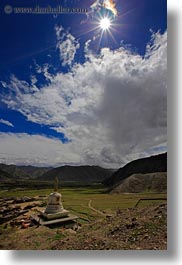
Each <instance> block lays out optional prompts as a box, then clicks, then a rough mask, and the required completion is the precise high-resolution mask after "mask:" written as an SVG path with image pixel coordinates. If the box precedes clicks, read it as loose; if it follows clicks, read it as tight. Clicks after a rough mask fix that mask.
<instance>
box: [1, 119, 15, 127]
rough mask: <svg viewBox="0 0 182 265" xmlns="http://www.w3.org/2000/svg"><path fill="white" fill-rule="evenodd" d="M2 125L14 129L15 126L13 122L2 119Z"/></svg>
mask: <svg viewBox="0 0 182 265" xmlns="http://www.w3.org/2000/svg"><path fill="white" fill-rule="evenodd" d="M0 123H2V124H5V125H7V126H10V127H14V125H13V124H12V123H11V122H9V121H7V120H4V119H0Z"/></svg>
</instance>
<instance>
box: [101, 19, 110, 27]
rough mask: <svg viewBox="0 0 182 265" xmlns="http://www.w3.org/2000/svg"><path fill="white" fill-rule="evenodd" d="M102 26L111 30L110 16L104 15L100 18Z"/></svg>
mask: <svg viewBox="0 0 182 265" xmlns="http://www.w3.org/2000/svg"><path fill="white" fill-rule="evenodd" d="M100 27H101V29H102V30H109V29H110V27H111V20H110V19H109V18H108V17H104V18H102V19H101V20H100Z"/></svg>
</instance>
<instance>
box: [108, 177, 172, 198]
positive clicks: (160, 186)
mask: <svg viewBox="0 0 182 265" xmlns="http://www.w3.org/2000/svg"><path fill="white" fill-rule="evenodd" d="M144 191H150V192H166V191H167V173H166V172H156V173H148V174H133V175H131V176H130V177H128V178H126V179H124V180H122V181H121V183H120V184H119V185H117V186H116V187H114V188H113V189H112V190H111V192H110V193H137V192H144Z"/></svg>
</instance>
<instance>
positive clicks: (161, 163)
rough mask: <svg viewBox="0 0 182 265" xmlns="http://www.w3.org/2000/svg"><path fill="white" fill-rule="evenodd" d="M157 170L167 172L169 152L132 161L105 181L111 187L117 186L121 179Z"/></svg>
mask: <svg viewBox="0 0 182 265" xmlns="http://www.w3.org/2000/svg"><path fill="white" fill-rule="evenodd" d="M155 172H167V153H163V154H159V155H155V156H151V157H146V158H141V159H137V160H134V161H131V162H130V163H128V164H126V165H125V166H124V167H122V168H120V169H119V170H118V171H116V172H115V173H114V174H113V175H112V176H111V177H109V178H108V179H106V180H105V181H104V182H103V183H104V184H105V185H108V186H109V187H115V186H116V185H119V184H121V181H123V180H124V179H127V178H128V177H130V176H131V175H133V174H147V173H155Z"/></svg>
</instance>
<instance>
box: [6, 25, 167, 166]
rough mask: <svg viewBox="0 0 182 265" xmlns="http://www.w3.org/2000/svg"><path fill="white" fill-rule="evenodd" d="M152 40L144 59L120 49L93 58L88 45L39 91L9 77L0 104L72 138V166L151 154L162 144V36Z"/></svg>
mask: <svg viewBox="0 0 182 265" xmlns="http://www.w3.org/2000/svg"><path fill="white" fill-rule="evenodd" d="M57 30H58V29H57ZM60 32H61V31H60ZM60 32H59V34H60ZM152 38H153V39H152V41H151V43H150V44H149V45H148V46H147V50H146V55H145V57H142V56H140V55H138V54H133V53H132V52H130V51H128V50H127V49H125V48H123V47H121V48H119V49H118V50H115V51H111V50H110V49H108V48H104V49H102V50H101V54H100V55H97V56H96V55H94V54H92V53H91V51H89V50H88V47H89V46H88V44H89V43H87V46H86V51H87V54H86V58H87V60H86V62H85V63H84V64H82V65H81V64H75V65H73V66H72V68H71V71H70V72H68V73H66V74H63V73H57V74H56V75H54V76H51V81H50V84H49V85H46V86H45V87H44V88H41V89H38V88H36V86H35V84H34V86H29V85H28V84H27V82H25V81H23V80H18V79H17V78H16V77H15V76H12V78H11V81H10V84H5V85H6V86H8V87H9V89H10V92H9V94H6V95H4V97H3V101H4V103H6V104H7V105H8V107H9V108H11V109H14V110H18V111H20V112H21V113H22V114H23V115H24V116H26V117H27V118H28V120H31V121H33V122H36V123H39V124H46V125H49V126H50V127H51V128H53V129H54V130H56V131H58V132H63V133H64V134H65V135H66V137H68V138H69V139H70V140H71V142H70V143H68V144H65V145H64V148H66V146H69V148H68V149H67V150H66V154H67V158H68V157H69V155H70V157H72V156H74V155H75V156H76V157H77V156H78V157H79V159H75V160H74V159H73V160H74V161H72V162H75V163H78V164H79V163H85V164H87V163H88V164H100V165H102V166H108V167H117V166H120V165H121V162H123V163H126V162H128V161H129V160H131V159H133V158H137V157H140V156H142V155H144V156H145V155H147V154H148V153H150V154H151V150H152V149H151V148H154V149H153V150H155V146H159V145H161V146H162V147H164V146H165V143H166V141H167V136H166V135H167V133H166V130H167V125H166V121H167V106H166V104H167V88H166V86H167V85H166V75H167V61H166V60H167V33H164V34H163V35H161V34H160V33H157V34H155V35H154V34H153V36H152ZM73 41H74V40H73ZM65 60H66V59H65ZM32 90H34V93H32ZM11 91H13V92H14V93H12V92H11ZM48 146H49V145H47V152H49V147H48ZM62 146H63V145H62ZM62 150H63V153H64V152H65V151H64V149H62ZM69 152H70V153H69ZM34 154H35V153H34ZM52 162H53V161H52V160H51V159H50V163H52Z"/></svg>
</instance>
